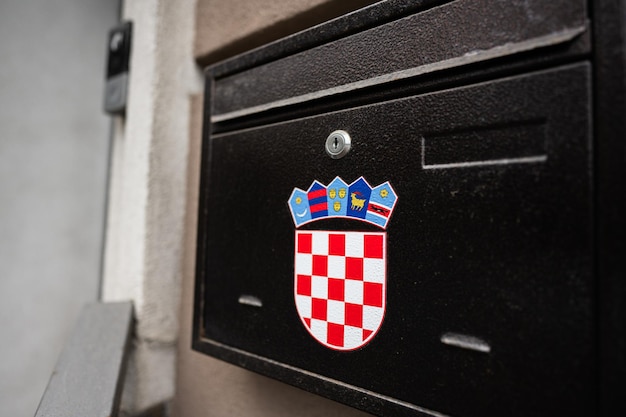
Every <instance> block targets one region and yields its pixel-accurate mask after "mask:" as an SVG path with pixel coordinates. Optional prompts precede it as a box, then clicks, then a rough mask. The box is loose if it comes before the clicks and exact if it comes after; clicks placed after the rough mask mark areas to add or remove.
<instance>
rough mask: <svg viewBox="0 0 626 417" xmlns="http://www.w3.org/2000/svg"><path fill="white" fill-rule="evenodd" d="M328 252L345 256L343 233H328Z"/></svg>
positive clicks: (344, 237)
mask: <svg viewBox="0 0 626 417" xmlns="http://www.w3.org/2000/svg"><path fill="white" fill-rule="evenodd" d="M328 254H329V255H337V256H345V254H346V236H345V235H333V234H331V235H328Z"/></svg>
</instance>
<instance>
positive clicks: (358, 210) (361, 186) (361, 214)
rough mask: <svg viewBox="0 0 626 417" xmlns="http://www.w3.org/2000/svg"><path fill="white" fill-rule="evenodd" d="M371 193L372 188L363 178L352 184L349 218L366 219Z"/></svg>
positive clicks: (349, 191)
mask: <svg viewBox="0 0 626 417" xmlns="http://www.w3.org/2000/svg"><path fill="white" fill-rule="evenodd" d="M371 193H372V187H370V185H369V184H368V183H367V181H365V180H364V179H363V177H361V178H359V179H358V180H356V181H355V182H353V183H352V184H350V188H349V189H348V194H349V195H348V198H349V201H348V210H347V214H348V216H350V217H356V218H359V219H365V216H366V214H367V206H368V204H369V199H370V195H371Z"/></svg>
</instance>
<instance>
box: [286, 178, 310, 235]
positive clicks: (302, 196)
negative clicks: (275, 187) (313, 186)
mask: <svg viewBox="0 0 626 417" xmlns="http://www.w3.org/2000/svg"><path fill="white" fill-rule="evenodd" d="M288 204H289V209H290V210H291V217H293V222H294V223H295V225H296V227H298V226H300V225H301V224H304V223H306V222H308V221H310V220H311V210H310V209H309V199H308V197H307V193H306V191H303V190H301V189H299V188H294V190H293V192H292V193H291V197H289V203H288Z"/></svg>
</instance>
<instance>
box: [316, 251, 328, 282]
mask: <svg viewBox="0 0 626 417" xmlns="http://www.w3.org/2000/svg"><path fill="white" fill-rule="evenodd" d="M313 275H319V276H321V277H324V276H326V275H328V256H323V255H313Z"/></svg>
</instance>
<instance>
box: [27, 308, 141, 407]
mask: <svg viewBox="0 0 626 417" xmlns="http://www.w3.org/2000/svg"><path fill="white" fill-rule="evenodd" d="M132 324H133V305H132V303H131V302H130V301H128V302H120V303H93V304H89V305H87V306H86V307H85V308H84V309H83V311H82V313H81V316H80V318H79V320H78V323H77V325H76V327H75V329H74V333H73V334H72V336H71V337H70V339H69V341H68V342H67V344H66V346H65V348H64V349H63V352H62V353H61V356H60V357H59V360H58V362H57V364H56V366H55V368H54V371H53V372H52V376H51V377H50V381H49V382H48V386H47V387H46V391H45V392H44V394H43V397H42V399H41V402H40V403H39V407H38V408H37V412H36V414H35V417H61V416H70V415H72V416H82V417H109V416H111V417H114V416H117V415H118V410H119V405H120V399H121V394H122V388H123V386H124V376H125V370H126V363H127V359H128V352H129V350H130V349H129V347H130V344H129V341H130V335H131V330H132Z"/></svg>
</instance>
